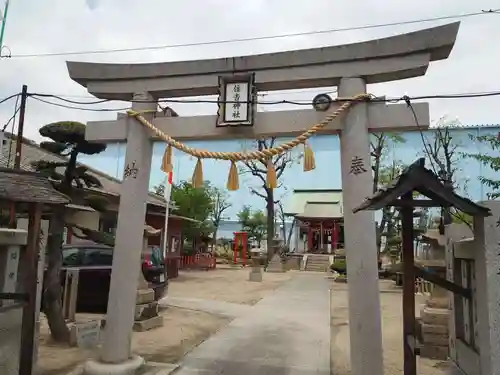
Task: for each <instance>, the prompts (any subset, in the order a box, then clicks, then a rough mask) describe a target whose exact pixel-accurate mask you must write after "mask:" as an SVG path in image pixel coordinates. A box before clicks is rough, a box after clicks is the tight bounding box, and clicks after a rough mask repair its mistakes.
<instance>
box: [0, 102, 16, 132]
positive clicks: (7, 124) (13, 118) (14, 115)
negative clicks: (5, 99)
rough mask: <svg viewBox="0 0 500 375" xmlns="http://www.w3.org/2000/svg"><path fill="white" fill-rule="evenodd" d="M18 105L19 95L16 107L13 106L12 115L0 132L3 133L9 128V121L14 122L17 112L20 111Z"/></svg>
mask: <svg viewBox="0 0 500 375" xmlns="http://www.w3.org/2000/svg"><path fill="white" fill-rule="evenodd" d="M18 104H19V95H18V96H17V97H16V105H15V106H14V114H13V115H12V116H11V118H10V119H9V120H8V121H7V122H6V123H5V125H4V126H3V128H2V132H4V131H5V129H7V127H8V126H9V124H10V122H11V121H13V122H14V123H15V122H16V116H17V114H18V112H19V111H20V110H21V106H19V105H18Z"/></svg>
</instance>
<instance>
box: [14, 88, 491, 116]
mask: <svg viewBox="0 0 500 375" xmlns="http://www.w3.org/2000/svg"><path fill="white" fill-rule="evenodd" d="M14 96H15V95H13V97H14ZM29 96H30V97H31V98H33V99H35V100H38V101H40V102H43V103H45V104H49V105H54V106H56V107H62V108H67V109H76V110H82V111H93V112H112V111H125V110H128V109H130V108H129V107H123V108H85V107H81V106H82V105H95V104H102V103H106V102H112V101H113V100H108V99H102V100H98V101H94V102H88V101H76V100H71V99H65V98H63V97H60V96H57V95H51V94H36V93H30V94H29ZM493 96H500V91H491V92H475V93H458V94H439V95H420V96H414V97H409V96H406V95H405V96H402V97H396V98H384V97H373V98H371V99H369V101H370V102H372V103H377V102H385V103H398V102H401V101H403V102H405V103H407V104H408V100H410V101H414V100H424V99H427V100H436V99H466V98H482V97H493ZM42 98H43V99H42ZM47 98H51V99H56V100H60V101H63V102H66V103H69V104H75V106H72V105H67V104H62V103H56V102H53V101H50V100H47ZM346 101H356V100H355V99H350V98H333V99H332V102H346ZM140 102H147V103H159V104H162V103H210V104H232V103H236V102H235V101H218V100H208V99H160V100H158V101H157V102H154V101H140ZM237 103H240V104H248V103H251V104H259V105H279V104H290V105H297V106H310V105H311V100H310V99H304V100H300V101H299V100H278V101H266V100H262V101H260V100H257V101H250V102H248V101H239V102H237Z"/></svg>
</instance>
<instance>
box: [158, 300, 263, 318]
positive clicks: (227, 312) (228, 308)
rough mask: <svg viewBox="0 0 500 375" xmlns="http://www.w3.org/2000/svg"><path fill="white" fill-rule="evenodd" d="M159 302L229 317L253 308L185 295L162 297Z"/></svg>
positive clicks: (162, 304) (242, 313) (234, 316)
mask: <svg viewBox="0 0 500 375" xmlns="http://www.w3.org/2000/svg"><path fill="white" fill-rule="evenodd" d="M159 303H160V306H174V307H180V308H183V309H189V310H198V311H205V312H208V313H212V314H218V315H224V316H227V317H230V318H237V317H240V316H242V315H244V314H246V313H248V312H249V311H250V310H252V309H253V306H250V305H242V304H240V303H230V302H224V301H214V300H207V299H201V298H186V297H170V296H167V297H164V298H162V299H161V300H160V302H159Z"/></svg>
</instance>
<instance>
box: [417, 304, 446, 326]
mask: <svg viewBox="0 0 500 375" xmlns="http://www.w3.org/2000/svg"><path fill="white" fill-rule="evenodd" d="M449 317H450V310H447V309H433V308H430V307H427V306H425V307H424V308H423V309H422V310H421V311H420V320H421V321H422V323H425V324H430V325H448V320H449Z"/></svg>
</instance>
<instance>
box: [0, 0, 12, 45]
mask: <svg viewBox="0 0 500 375" xmlns="http://www.w3.org/2000/svg"><path fill="white" fill-rule="evenodd" d="M9 1H10V0H7V1H5V7H4V9H3V14H2V29H1V30H0V51H1V50H2V47H3V36H4V34H5V24H6V23H7V12H8V11H9Z"/></svg>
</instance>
